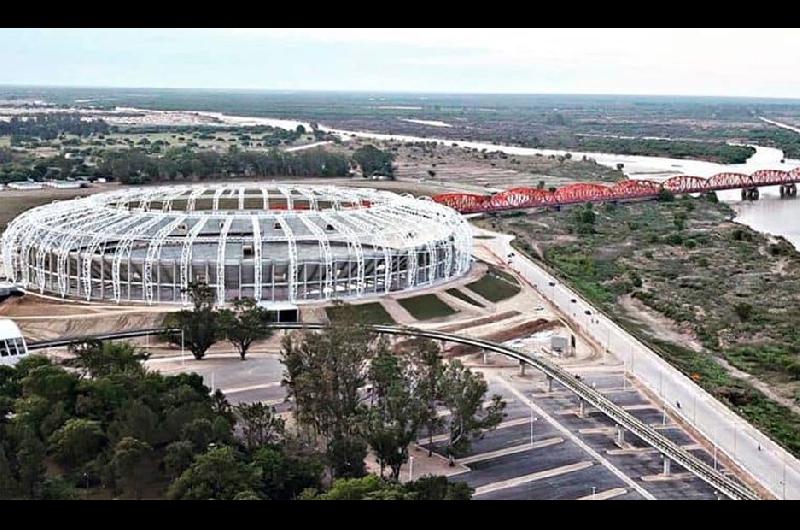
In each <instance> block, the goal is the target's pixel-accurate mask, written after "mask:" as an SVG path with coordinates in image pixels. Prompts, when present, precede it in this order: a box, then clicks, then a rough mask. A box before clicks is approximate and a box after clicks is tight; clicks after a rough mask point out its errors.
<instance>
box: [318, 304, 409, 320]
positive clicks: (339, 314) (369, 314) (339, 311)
mask: <svg viewBox="0 0 800 530" xmlns="http://www.w3.org/2000/svg"><path fill="white" fill-rule="evenodd" d="M348 311H353V316H354V318H355V320H356V321H357V322H360V323H362V324H395V323H396V322H395V321H394V319H393V318H392V316H391V315H390V314H389V313H387V312H386V309H384V308H383V306H382V305H381V303H380V302H371V303H368V304H359V305H345V306H340V307H336V306H331V307H326V308H325V313H326V314H327V315H328V320H330V321H331V322H335V321H336V320H339V319H341V318H343V317H344V316H345V315H346V313H347V312H348Z"/></svg>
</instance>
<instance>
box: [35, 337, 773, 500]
mask: <svg viewBox="0 0 800 530" xmlns="http://www.w3.org/2000/svg"><path fill="white" fill-rule="evenodd" d="M270 327H272V328H275V329H286V330H319V329H324V328H326V327H327V325H326V324H303V323H285V324H272V325H271V326H270ZM367 327H368V328H369V329H371V330H372V331H374V332H376V333H381V334H385V335H395V336H411V337H425V338H429V339H434V340H440V341H442V342H453V343H457V344H463V345H467V346H473V347H476V348H482V349H484V350H487V351H491V352H494V353H499V354H501V355H505V356H507V357H510V358H512V359H516V360H517V361H519V363H520V365H521V366H525V365H528V366H532V367H533V368H535V369H537V370H539V371H540V372H542V373H544V374H545V376H547V377H548V378H552V379H554V380H555V381H557V382H559V383H560V384H562V385H563V386H565V387H567V388H568V389H569V390H570V391H572V392H573V393H575V394H576V395H577V396H578V397H579V398H580V399H582V400H584V401H585V402H586V403H588V404H589V405H591V406H593V407H596V408H597V409H598V410H600V411H601V412H603V413H604V414H605V415H606V416H608V417H609V418H611V419H612V420H614V421H615V422H616V423H617V424H618V425H619V426H621V427H623V428H625V429H627V430H628V431H630V432H631V433H633V434H635V435H636V436H638V437H639V438H641V439H642V440H643V441H645V442H646V443H648V444H649V445H651V446H652V447H654V448H655V449H656V450H658V451H659V452H660V453H661V454H663V455H664V457H665V458H669V459H670V460H672V461H674V462H675V463H677V464H679V465H681V466H682V467H684V468H685V469H686V470H687V471H690V472H691V473H693V474H694V475H696V476H697V477H699V478H700V479H702V480H703V481H705V482H706V483H708V484H710V485H711V486H712V487H714V488H715V489H716V490H717V491H719V492H721V493H723V494H725V495H727V496H728V497H730V498H731V499H748V500H752V499H758V496H757V495H756V493H755V492H754V491H753V490H751V489H750V488H748V487H746V486H744V485H743V484H741V483H740V482H738V481H736V480H734V479H733V478H731V477H728V476H725V475H723V474H722V473H720V472H719V471H716V470H714V468H713V467H711V466H709V465H708V464H706V463H705V462H703V461H702V460H700V459H699V458H697V457H696V456H694V455H693V454H692V453H690V452H689V451H687V450H686V449H683V448H682V447H680V446H678V445H677V444H676V443H674V442H672V441H670V440H669V439H668V438H667V437H665V436H664V435H663V434H661V433H659V432H658V431H656V430H655V429H653V428H652V427H651V426H650V425H648V424H647V423H645V422H643V421H641V420H639V419H638V418H636V417H635V416H633V415H632V414H630V413H629V412H627V411H625V410H624V409H623V408H622V407H620V406H619V405H616V404H614V403H613V402H612V401H611V400H609V399H608V398H607V397H605V396H604V395H602V394H601V393H600V392H598V391H597V390H595V389H594V388H592V387H590V386H589V385H587V384H586V383H584V382H583V381H581V380H580V379H578V378H577V377H575V376H574V375H572V374H570V373H569V372H568V371H566V370H564V369H563V368H561V367H560V366H558V365H556V364H555V363H552V362H550V361H548V360H547V359H544V358H541V357H534V356H531V355H528V354H527V353H524V352H521V351H519V350H515V349H513V348H509V347H508V346H504V345H503V344H500V343H497V342H492V341H489V340H483V339H477V338H473V337H466V336H463V335H456V334H453V333H445V332H442V331H435V330H423V329H418V328H412V327H404V326H384V325H372V326H367ZM164 331H165V330H164V329H161V328H156V329H142V330H133V331H123V332H117V333H107V334H101V335H93V336H90V337H62V338H60V339H55V340H46V341H36V342H31V343H29V344H28V349H30V350H35V349H42V348H49V347H59V346H67V345H69V344H72V343H75V342H81V341H84V340H88V339H97V340H111V339H124V338H132V337H142V336H147V335H156V334H160V333H163V332H164ZM167 331H168V330H167Z"/></svg>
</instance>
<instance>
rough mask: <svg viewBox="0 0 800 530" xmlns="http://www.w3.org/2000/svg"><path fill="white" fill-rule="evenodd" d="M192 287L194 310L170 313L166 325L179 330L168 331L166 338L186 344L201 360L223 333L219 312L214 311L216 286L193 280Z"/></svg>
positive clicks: (165, 321)
mask: <svg viewBox="0 0 800 530" xmlns="http://www.w3.org/2000/svg"><path fill="white" fill-rule="evenodd" d="M188 290H189V297H190V299H191V300H192V304H193V309H192V310H191V311H187V310H182V311H178V312H177V313H170V314H169V315H168V316H167V317H166V318H165V319H164V327H166V328H169V329H173V330H177V331H169V332H167V333H166V334H165V338H166V339H167V340H168V341H169V342H170V343H172V344H175V345H177V346H180V345H181V344H185V345H186V346H188V347H189V350H190V351H191V352H192V355H194V358H195V359H198V360H200V359H202V358H203V357H205V355H206V352H207V351H208V349H209V348H210V347H211V346H213V345H214V343H216V342H217V340H219V339H220V337H221V336H222V335H223V334H222V330H221V329H220V325H219V314H218V313H217V312H216V311H215V310H214V301H215V292H214V289H212V288H211V287H209V286H208V285H207V284H205V283H192V284H190V286H189V289H188ZM181 330H182V331H183V335H181Z"/></svg>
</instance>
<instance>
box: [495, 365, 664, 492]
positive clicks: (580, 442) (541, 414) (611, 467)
mask: <svg viewBox="0 0 800 530" xmlns="http://www.w3.org/2000/svg"><path fill="white" fill-rule="evenodd" d="M493 377H494V379H496V380H497V381H498V382H499V383H500V384H502V385H503V386H505V387H506V389H508V391H509V392H511V393H512V394H514V396H516V397H517V399H519V400H520V401H522V402H523V403H525V404H526V405H528V406H529V407H531V408H532V409H533V410H535V411H536V412H537V413H538V414H539V417H541V418H544V419H545V420H547V421H548V422H549V423H550V425H552V426H553V427H555V428H556V429H558V430H559V431H561V432H562V433H563V434H564V435H565V436H566V437H567V438H569V439H570V440H572V441H573V442H574V443H575V444H576V445H577V446H578V447H580V448H581V449H583V450H584V451H586V452H587V453H589V454H590V455H591V456H592V458H594V459H595V460H597V461H598V462H600V463H601V464H602V465H603V466H604V467H605V468H606V469H608V470H609V471H611V472H612V473H614V475H616V476H617V477H619V478H620V479H622V481H623V482H625V483H626V484H628V485H629V486H630V487H632V488H633V489H635V490H636V491H637V492H638V493H639V494H640V495H641V496H642V497H644V498H645V499H648V500H655V497H654V496H653V495H652V494H651V493H650V492H649V491H647V490H646V489H644V488H643V487H642V486H641V485H639V484H638V483H636V482H635V481H634V480H633V479H632V478H631V477H629V476H628V475H626V474H625V473H623V472H622V471H620V470H619V469H617V467H616V466H614V465H613V464H612V463H611V462H609V461H608V459H606V458H604V457H603V456H602V455H601V454H600V453H598V452H597V451H595V450H594V449H592V448H591V447H589V446H588V445H587V444H586V443H585V442H584V441H583V440H581V439H580V438H578V436H576V435H575V433H573V432H572V431H570V430H569V429H567V428H566V427H564V426H563V425H561V424H560V423H558V422H557V421H556V420H555V419H554V418H553V417H552V416H550V415H549V414H548V413H547V412H545V411H544V409H542V408H541V407H540V406H538V405H537V404H536V403H534V402H533V401H531V400H530V399H529V398H528V397H527V396H526V395H525V394H523V393H522V392H520V391H519V390H517V389H516V388H515V387H514V386H513V385H511V383H509V382H508V381H506V380H505V379H504V378H502V377H500V376H496V375H495V376H493Z"/></svg>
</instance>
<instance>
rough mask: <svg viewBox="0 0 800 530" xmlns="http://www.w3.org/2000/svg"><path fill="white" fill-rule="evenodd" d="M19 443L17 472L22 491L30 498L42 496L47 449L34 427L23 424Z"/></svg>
mask: <svg viewBox="0 0 800 530" xmlns="http://www.w3.org/2000/svg"><path fill="white" fill-rule="evenodd" d="M18 436H19V443H18V444H17V454H16V457H17V474H18V476H19V489H20V492H21V493H22V494H23V495H24V496H25V497H27V498H29V499H38V498H40V497H41V493H42V487H43V482H44V473H45V470H46V468H45V465H44V457H45V455H46V449H45V446H44V444H43V443H42V441H41V440H39V438H38V437H37V436H36V434H35V433H34V431H33V429H30V428H28V427H27V426H23V427H22V428H21V432H20V433H19V435H18Z"/></svg>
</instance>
